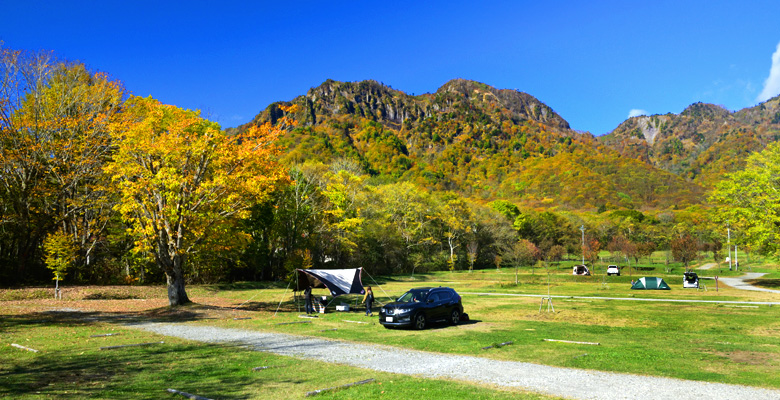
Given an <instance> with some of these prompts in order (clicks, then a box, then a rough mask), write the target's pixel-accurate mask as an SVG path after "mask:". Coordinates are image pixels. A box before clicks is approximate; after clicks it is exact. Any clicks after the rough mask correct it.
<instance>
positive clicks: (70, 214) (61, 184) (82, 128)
mask: <svg viewBox="0 0 780 400" xmlns="http://www.w3.org/2000/svg"><path fill="white" fill-rule="evenodd" d="M0 74H1V75H0V79H2V81H1V82H0V131H1V132H2V135H0V142H1V143H0V204H2V227H3V229H2V232H3V233H2V234H1V235H3V236H4V237H3V240H2V242H3V245H2V246H0V250H2V255H1V256H0V257H1V258H2V260H0V264H2V265H5V267H4V268H0V272H1V273H2V275H5V276H6V278H10V279H9V280H17V279H24V278H26V277H29V275H28V273H29V272H30V271H29V268H30V267H31V266H33V265H36V264H38V263H39V262H40V257H41V253H40V248H41V247H40V246H41V243H42V241H43V238H44V237H45V236H46V235H47V234H49V233H52V232H53V231H55V230H60V231H61V232H62V233H63V234H64V235H67V236H68V237H70V239H71V240H72V241H73V243H74V244H75V245H77V248H78V249H77V255H78V260H79V261H78V266H81V269H80V270H78V269H77V271H76V272H77V273H80V274H86V273H88V272H89V271H88V270H87V268H88V267H89V264H90V260H91V257H92V254H93V252H94V250H95V249H96V247H97V246H98V244H99V242H101V241H102V240H103V239H104V236H103V235H102V232H103V231H104V229H105V227H106V225H107V223H108V221H109V214H110V200H109V199H108V193H107V191H106V190H104V189H103V185H102V183H103V181H104V176H103V174H102V167H103V165H104V163H105V161H106V160H107V158H108V155H109V154H110V151H111V150H110V149H111V138H110V135H109V134H108V129H107V127H108V125H109V123H111V121H113V120H114V119H115V117H116V115H117V112H118V110H119V109H120V107H121V105H122V102H123V100H124V89H123V87H122V85H121V84H120V83H118V82H116V81H111V80H109V78H108V76H107V75H106V74H102V73H93V72H90V71H88V70H87V69H86V68H85V67H84V65H82V64H77V63H71V64H69V63H64V62H58V61H56V60H55V59H54V58H53V56H52V55H51V54H50V53H45V52H39V53H33V52H25V51H15V50H10V49H4V48H0ZM11 264H15V266H16V270H15V272H14V273H13V274H11V275H10V276H9V272H10V269H9V268H8V265H11ZM11 277H13V278H11Z"/></svg>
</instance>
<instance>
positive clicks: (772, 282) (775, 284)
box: [745, 279, 780, 289]
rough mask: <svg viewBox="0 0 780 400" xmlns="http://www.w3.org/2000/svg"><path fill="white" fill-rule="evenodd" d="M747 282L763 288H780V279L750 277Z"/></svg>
mask: <svg viewBox="0 0 780 400" xmlns="http://www.w3.org/2000/svg"><path fill="white" fill-rule="evenodd" d="M745 282H746V283H749V284H751V285H753V286H758V287H762V288H767V289H780V279H748V280H745Z"/></svg>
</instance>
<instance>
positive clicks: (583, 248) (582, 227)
mask: <svg viewBox="0 0 780 400" xmlns="http://www.w3.org/2000/svg"><path fill="white" fill-rule="evenodd" d="M580 230H581V231H582V265H585V225H582V226H580Z"/></svg>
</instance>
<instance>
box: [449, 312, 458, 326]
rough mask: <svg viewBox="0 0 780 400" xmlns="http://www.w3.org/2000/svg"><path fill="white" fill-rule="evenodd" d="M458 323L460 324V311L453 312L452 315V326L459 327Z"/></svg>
mask: <svg viewBox="0 0 780 400" xmlns="http://www.w3.org/2000/svg"><path fill="white" fill-rule="evenodd" d="M458 322H460V312H459V311H458V310H452V313H451V314H450V323H451V324H452V325H457V324H458Z"/></svg>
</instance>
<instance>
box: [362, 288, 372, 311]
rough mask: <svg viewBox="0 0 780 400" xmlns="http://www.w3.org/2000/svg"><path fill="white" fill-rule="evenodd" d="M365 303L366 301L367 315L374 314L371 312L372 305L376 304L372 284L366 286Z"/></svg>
mask: <svg viewBox="0 0 780 400" xmlns="http://www.w3.org/2000/svg"><path fill="white" fill-rule="evenodd" d="M363 303H366V316H369V315H374V313H372V312H371V306H373V304H374V291H373V290H371V286H368V287H366V294H365V295H364V296H363Z"/></svg>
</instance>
